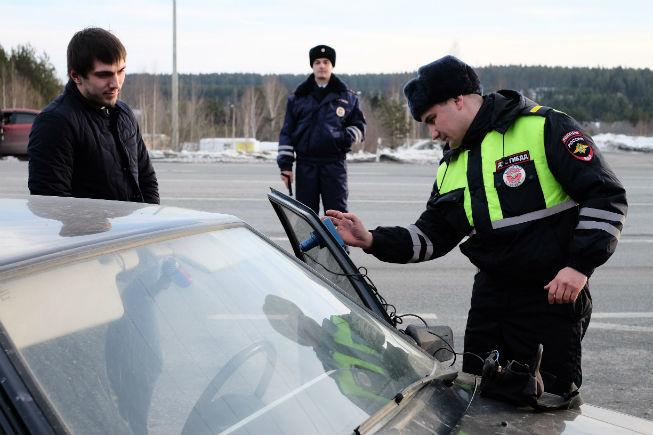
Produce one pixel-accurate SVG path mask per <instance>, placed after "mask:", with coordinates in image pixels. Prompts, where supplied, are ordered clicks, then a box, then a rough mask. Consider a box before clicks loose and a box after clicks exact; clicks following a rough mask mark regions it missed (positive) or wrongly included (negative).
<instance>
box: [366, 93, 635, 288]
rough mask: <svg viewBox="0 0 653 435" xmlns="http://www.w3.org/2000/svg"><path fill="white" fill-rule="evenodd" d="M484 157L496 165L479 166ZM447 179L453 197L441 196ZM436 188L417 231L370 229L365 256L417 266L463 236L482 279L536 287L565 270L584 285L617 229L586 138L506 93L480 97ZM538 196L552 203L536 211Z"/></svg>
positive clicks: (620, 214)
mask: <svg viewBox="0 0 653 435" xmlns="http://www.w3.org/2000/svg"><path fill="white" fill-rule="evenodd" d="M531 115H532V116H531ZM526 117H527V118H526ZM536 117H538V118H539V120H541V121H539V122H538V121H537V119H535V118H536ZM525 119H528V120H526V121H525ZM533 121H534V122H533ZM520 125H521V126H522V127H519V126H520ZM533 126H536V127H537V128H535V127H533ZM488 138H493V139H491V140H489V139H488ZM485 147H492V148H485ZM502 147H505V149H506V150H510V152H509V153H508V152H506V153H505V154H506V155H505V156H503V154H502ZM489 155H492V156H503V157H499V158H496V157H495V158H492V159H488V158H486V159H483V157H487V156H489ZM537 156H539V160H538V161H536V160H537V159H536V157H537ZM462 157H464V160H463V161H462V162H461V158H462ZM446 171H448V172H446ZM456 173H458V174H459V175H458V176H459V178H460V179H462V182H460V183H459V184H458V185H455V186H454V187H460V188H458V189H451V190H450V191H446V190H447V189H442V185H443V184H447V178H450V180H449V184H450V185H451V182H450V181H451V177H456V176H457V175H456ZM437 180H439V183H438V181H436V183H435V184H434V186H433V191H432V194H431V197H430V198H429V200H428V202H427V204H426V210H425V211H424V212H423V213H422V215H421V216H420V217H419V219H418V220H417V222H416V223H415V224H414V225H411V226H409V227H406V228H404V227H378V228H376V229H375V230H373V231H372V233H373V235H374V242H373V245H372V247H371V248H370V250H369V251H368V252H371V253H372V254H374V255H375V256H377V257H378V258H380V259H381V260H384V261H390V262H398V263H405V262H417V261H425V260H430V259H433V258H436V257H439V256H442V255H444V254H446V253H447V252H449V251H450V250H451V249H453V248H454V247H455V246H456V245H457V244H458V243H459V242H460V241H461V240H463V239H464V238H465V237H467V240H466V241H465V242H464V243H462V244H461V245H460V249H461V251H462V252H463V253H464V254H465V255H466V256H467V257H468V258H469V259H470V260H471V261H472V263H473V264H474V265H476V266H477V267H478V268H479V269H480V270H481V271H483V272H484V273H487V274H489V275H492V276H494V277H496V278H497V279H503V280H505V282H537V283H538V285H539V284H542V285H545V284H546V283H547V282H548V281H550V280H551V279H553V277H554V276H555V275H556V274H557V272H558V271H559V270H560V269H562V268H564V267H566V266H570V267H573V268H574V269H576V270H578V271H580V272H582V273H584V274H585V275H587V276H590V275H591V274H592V272H593V271H594V269H595V268H596V267H598V266H599V265H601V264H603V263H604V262H605V261H607V259H608V258H609V257H610V255H612V253H613V252H614V250H615V248H616V245H617V241H618V239H619V236H620V233H621V230H622V228H623V224H624V222H625V217H626V211H627V202H626V192H625V190H624V188H623V186H622V185H621V183H620V182H619V180H618V179H617V177H616V176H615V174H614V173H613V172H612V171H611V170H610V169H609V168H608V166H607V164H606V161H605V159H604V157H603V156H602V155H601V152H600V151H599V150H598V149H597V148H596V147H595V146H594V143H593V142H592V140H591V138H590V137H589V136H588V135H587V134H586V133H584V132H583V130H582V129H581V128H580V126H579V125H578V124H577V123H576V122H575V121H574V120H573V119H572V118H570V117H569V116H567V115H565V114H564V113H561V112H558V111H555V110H552V109H549V108H543V107H542V106H537V105H535V103H533V102H532V101H530V100H527V99H525V98H524V97H523V96H521V95H520V94H519V93H517V92H515V91H499V92H498V93H494V94H490V95H487V96H485V97H484V101H483V104H482V106H481V108H480V110H479V112H478V114H477V115H476V117H475V119H474V120H473V122H472V124H471V125H470V128H469V129H468V131H467V133H466V135H465V137H464V138H463V143H462V145H461V146H460V147H459V148H458V149H455V150H449V151H445V156H444V158H443V162H442V163H441V166H440V168H439V170H438V177H437ZM522 183H523V184H522ZM547 190H548V191H553V192H554V193H556V194H557V195H558V198H561V199H560V200H559V201H557V202H558V204H554V205H551V204H547V205H544V202H545V201H544V199H543V198H544V197H545V196H546V195H543V194H542V192H543V191H547ZM492 198H494V199H496V201H495V205H494V210H492V207H491V206H489V205H488V203H489V202H490V200H491V199H492ZM565 199H566V200H565ZM499 203H500V207H498V205H499ZM498 208H500V209H501V212H502V213H503V215H502V216H501V212H499V211H497V209H498ZM492 213H495V214H498V215H499V216H500V218H498V219H497V220H492V219H491V215H492ZM506 217H507V218H506Z"/></svg>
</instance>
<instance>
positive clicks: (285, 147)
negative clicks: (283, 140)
mask: <svg viewBox="0 0 653 435" xmlns="http://www.w3.org/2000/svg"><path fill="white" fill-rule="evenodd" d="M292 149H293V146H292V145H279V151H281V150H292Z"/></svg>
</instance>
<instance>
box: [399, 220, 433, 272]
mask: <svg viewBox="0 0 653 435" xmlns="http://www.w3.org/2000/svg"><path fill="white" fill-rule="evenodd" d="M406 229H407V230H408V232H409V233H410V238H411V239H412V240H413V257H412V258H411V259H410V260H409V261H408V262H409V263H417V262H419V261H424V260H429V259H431V256H432V255H433V243H432V242H431V240H430V239H429V238H428V237H426V234H424V233H423V232H422V230H420V229H419V228H418V227H417V226H416V225H410V226H409V227H408V228H406ZM424 248H425V252H424V257H422V256H421V255H420V254H421V253H422V251H423V250H424Z"/></svg>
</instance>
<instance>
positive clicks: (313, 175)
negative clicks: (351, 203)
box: [295, 160, 349, 214]
mask: <svg viewBox="0 0 653 435" xmlns="http://www.w3.org/2000/svg"><path fill="white" fill-rule="evenodd" d="M295 189H296V191H297V200H298V201H299V202H301V203H303V204H305V205H307V206H308V207H310V208H311V209H312V210H313V211H314V212H315V213H316V214H319V212H320V196H321V197H322V206H323V207H324V211H326V210H331V209H333V210H339V211H341V212H343V213H346V212H347V197H348V196H349V190H348V188H347V162H346V161H345V160H340V161H335V162H309V161H299V160H298V161H297V165H296V168H295Z"/></svg>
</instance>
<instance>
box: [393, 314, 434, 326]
mask: <svg viewBox="0 0 653 435" xmlns="http://www.w3.org/2000/svg"><path fill="white" fill-rule="evenodd" d="M407 316H410V317H417V318H418V319H419V320H421V321H422V323H424V326H426V327H427V328H428V326H429V324H428V323H426V320H424V319H422V318H421V317H420V316H418V315H417V314H412V313H406V314H402V315H401V316H397V319H400V320H401V321H398V322H397V323H403V318H404V317H407Z"/></svg>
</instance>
